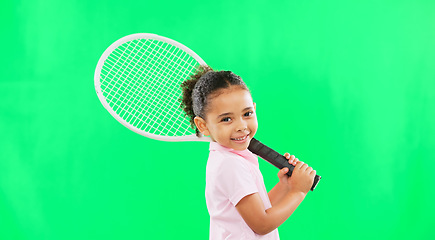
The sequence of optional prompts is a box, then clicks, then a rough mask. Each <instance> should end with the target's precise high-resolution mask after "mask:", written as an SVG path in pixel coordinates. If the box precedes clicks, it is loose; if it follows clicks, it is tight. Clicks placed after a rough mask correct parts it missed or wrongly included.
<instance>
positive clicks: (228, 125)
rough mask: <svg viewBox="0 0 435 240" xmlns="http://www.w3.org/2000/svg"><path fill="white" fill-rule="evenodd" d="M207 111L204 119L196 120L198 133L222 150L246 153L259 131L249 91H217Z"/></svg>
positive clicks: (239, 89) (211, 97)
mask: <svg viewBox="0 0 435 240" xmlns="http://www.w3.org/2000/svg"><path fill="white" fill-rule="evenodd" d="M213 95H214V96H213ZM207 109H208V110H207V111H206V117H205V119H203V118H201V117H195V124H196V126H197V127H198V129H199V131H200V132H202V133H203V134H204V135H206V136H210V137H211V138H212V139H213V141H216V142H218V143H219V144H220V145H222V146H224V147H228V148H232V149H234V150H245V149H246V148H247V147H248V145H249V143H250V141H251V139H252V138H253V137H254V135H255V133H256V132H257V128H258V123H257V116H256V114H255V104H254V102H253V101H252V97H251V94H250V93H249V91H247V90H246V89H242V88H240V87H237V86H233V87H230V88H227V89H222V90H219V92H218V93H217V94H212V95H211V96H210V100H209V102H208V104H207Z"/></svg>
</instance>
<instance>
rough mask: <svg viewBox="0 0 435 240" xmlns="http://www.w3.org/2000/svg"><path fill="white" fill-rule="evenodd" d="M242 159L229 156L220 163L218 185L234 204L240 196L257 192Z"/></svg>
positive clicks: (252, 178) (253, 180)
mask: <svg viewBox="0 0 435 240" xmlns="http://www.w3.org/2000/svg"><path fill="white" fill-rule="evenodd" d="M244 161H245V160H244V159H239V158H229V159H225V162H224V163H223V164H222V165H221V169H220V170H221V171H220V172H219V175H220V176H219V177H218V179H219V182H218V185H219V187H220V189H221V190H222V191H223V193H224V194H225V195H226V196H227V197H228V199H229V200H230V202H231V203H232V204H233V205H234V206H236V205H237V203H239V201H240V200H242V198H244V197H245V196H247V195H250V194H253V193H256V192H258V189H257V186H256V184H255V179H254V176H253V174H252V173H251V171H250V170H249V166H248V165H247V164H249V163H247V162H244Z"/></svg>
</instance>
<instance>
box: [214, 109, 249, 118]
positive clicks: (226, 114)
mask: <svg viewBox="0 0 435 240" xmlns="http://www.w3.org/2000/svg"><path fill="white" fill-rule="evenodd" d="M251 109H253V107H246V108H244V109H243V110H242V112H244V111H247V110H251ZM231 114H233V113H232V112H226V113H222V114H219V116H217V118H221V117H225V116H228V115H231Z"/></svg>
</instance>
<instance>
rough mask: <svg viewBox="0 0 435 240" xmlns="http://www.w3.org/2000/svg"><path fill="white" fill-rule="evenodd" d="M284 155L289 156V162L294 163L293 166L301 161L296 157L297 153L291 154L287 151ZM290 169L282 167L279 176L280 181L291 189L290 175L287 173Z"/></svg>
mask: <svg viewBox="0 0 435 240" xmlns="http://www.w3.org/2000/svg"><path fill="white" fill-rule="evenodd" d="M284 157H285V158H287V159H288V163H289V164H290V165H293V166H296V164H297V163H298V162H300V161H299V159H297V158H296V157H295V155H290V154H289V153H285V154H284ZM288 171H289V169H288V168H286V167H285V168H282V169H281V170H280V171H279V172H278V178H279V180H280V182H281V183H282V184H283V185H285V186H286V187H287V189H288V190H290V189H289V185H288V178H289V177H288V175H287V172H288Z"/></svg>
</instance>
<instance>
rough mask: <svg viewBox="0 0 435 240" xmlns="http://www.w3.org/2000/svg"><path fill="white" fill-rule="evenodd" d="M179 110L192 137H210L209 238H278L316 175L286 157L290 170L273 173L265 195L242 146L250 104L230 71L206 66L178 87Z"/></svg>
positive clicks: (252, 118)
mask: <svg viewBox="0 0 435 240" xmlns="http://www.w3.org/2000/svg"><path fill="white" fill-rule="evenodd" d="M182 88H183V98H182V107H183V108H184V111H185V112H186V115H187V116H188V117H189V118H190V121H191V124H192V127H193V128H194V129H195V130H196V133H197V135H199V134H203V135H205V136H210V138H211V139H212V140H213V142H211V143H210V155H209V158H208V162H207V168H206V190H205V196H206V203H207V208H208V211H209V214H210V239H211V240H215V239H237V240H241V239H279V235H278V230H277V227H278V226H280V225H281V224H282V223H283V222H284V221H285V220H286V219H287V218H288V217H290V215H291V214H292V213H293V212H294V211H295V209H296V208H297V207H298V206H299V204H300V203H301V202H302V200H303V199H304V198H305V196H306V194H307V193H308V191H309V190H310V187H311V185H312V184H313V179H314V176H315V175H316V171H314V170H313V169H312V168H311V167H308V165H307V164H305V163H303V162H300V161H298V159H297V158H295V157H294V156H293V155H291V156H290V154H288V153H286V154H285V156H286V158H287V159H289V163H290V164H292V165H294V166H295V169H294V171H293V174H292V176H291V177H288V176H287V175H286V173H287V172H288V168H283V169H281V170H280V171H279V172H278V178H279V182H278V183H277V184H276V185H275V187H274V188H273V189H272V190H270V191H269V192H267V191H266V189H265V186H264V182H263V177H262V175H261V172H260V170H259V167H258V157H257V156H256V155H254V154H253V153H251V152H250V151H249V150H248V149H247V147H248V145H249V142H250V140H251V139H252V138H253V137H254V135H255V133H256V132H257V127H258V124H257V117H256V114H255V103H254V102H253V101H252V97H251V94H250V92H249V90H248V88H247V86H246V85H245V83H244V82H243V81H242V79H241V78H240V77H239V76H237V75H235V74H234V73H232V72H230V71H213V70H212V69H210V68H208V67H206V68H203V69H201V70H200V71H198V72H197V73H196V74H194V75H192V76H191V78H190V79H188V80H186V81H185V82H183V84H182Z"/></svg>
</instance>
